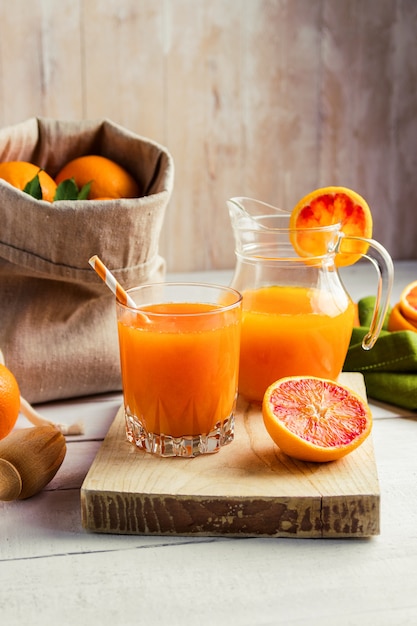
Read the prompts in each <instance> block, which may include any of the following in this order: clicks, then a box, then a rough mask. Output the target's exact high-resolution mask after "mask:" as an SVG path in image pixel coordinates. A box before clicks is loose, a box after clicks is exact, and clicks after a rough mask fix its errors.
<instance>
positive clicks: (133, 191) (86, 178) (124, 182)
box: [55, 154, 140, 200]
mask: <svg viewBox="0 0 417 626" xmlns="http://www.w3.org/2000/svg"><path fill="white" fill-rule="evenodd" d="M68 179H74V181H75V184H76V185H77V187H78V188H79V189H81V188H82V187H84V185H87V184H88V183H90V184H91V186H90V191H89V194H88V199H89V200H94V199H99V198H101V199H103V198H106V199H111V198H138V197H139V196H140V190H139V185H138V183H137V182H136V180H135V179H134V177H133V176H132V175H131V174H130V173H129V172H128V171H127V170H126V169H125V168H123V167H122V166H121V165H119V164H118V163H116V162H115V161H112V160H111V159H108V158H106V157H103V156H99V155H96V154H89V155H85V156H81V157H77V158H76V159H73V160H72V161H69V162H68V163H67V164H66V165H64V167H63V168H62V169H61V170H60V172H58V174H57V175H56V177H55V182H56V183H57V185H59V184H60V183H61V182H63V181H64V180H68Z"/></svg>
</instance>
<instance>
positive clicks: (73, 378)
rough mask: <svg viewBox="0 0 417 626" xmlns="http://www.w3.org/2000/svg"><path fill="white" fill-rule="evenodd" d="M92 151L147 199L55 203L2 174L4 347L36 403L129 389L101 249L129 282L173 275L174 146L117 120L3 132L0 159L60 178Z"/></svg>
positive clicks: (0, 321) (0, 333) (39, 123)
mask: <svg viewBox="0 0 417 626" xmlns="http://www.w3.org/2000/svg"><path fill="white" fill-rule="evenodd" d="M84 154H101V155H103V156H106V157H109V158H110V159H113V160H115V161H117V162H118V163H120V165H122V166H124V167H125V168H126V169H128V170H129V171H130V172H131V173H132V174H133V176H135V178H136V179H137V181H138V183H139V185H140V188H141V190H142V194H143V197H140V198H135V199H123V200H112V201H106V202H100V201H94V202H92V201H88V200H84V201H60V202H56V203H48V202H44V201H39V200H35V199H34V198H32V197H30V196H29V195H28V194H26V193H24V192H22V191H19V190H17V189H15V188H13V187H12V186H11V185H9V184H8V183H5V182H4V181H0V349H1V350H3V353H4V356H5V361H6V364H7V366H8V367H9V368H10V369H11V370H12V371H13V373H14V374H15V376H16V378H17V380H18V383H19V386H20V390H21V394H22V395H23V396H24V397H25V398H26V399H27V400H28V401H29V402H32V403H37V402H45V401H49V400H57V399H61V398H70V397H76V396H83V395H90V394H96V393H102V392H107V391H113V390H119V389H120V388H121V381H120V369H119V353H118V340H117V325H116V315H115V299H114V296H113V295H112V293H111V292H110V291H109V289H108V287H107V286H106V285H104V283H103V282H102V281H101V280H100V279H99V278H98V276H97V275H96V273H95V272H94V271H93V270H92V269H91V268H90V266H89V265H88V259H89V258H90V257H91V256H92V255H94V254H97V255H99V256H100V258H101V259H102V261H103V262H104V263H105V264H106V265H107V266H108V267H109V268H110V269H111V270H112V271H113V273H114V274H115V276H116V278H117V279H118V280H119V281H120V282H121V283H122V285H123V286H125V287H126V288H128V287H130V286H133V285H136V284H140V283H143V282H150V281H155V280H160V279H163V277H164V272H165V263H164V259H163V258H161V257H160V256H159V254H158V242H159V236H160V231H161V227H162V223H163V218H164V212H165V209H166V206H167V204H168V201H169V198H170V194H171V191H172V186H173V176H174V171H173V162H172V158H171V156H170V155H169V153H168V152H167V151H166V150H165V148H163V147H162V146H160V145H158V144H156V143H154V142H152V141H149V140H148V139H145V138H143V137H139V136H137V135H135V134H133V133H132V132H129V131H128V130H126V129H124V128H122V127H120V126H118V125H116V124H114V123H112V122H110V121H108V120H99V121H86V122H63V121H57V120H51V119H44V118H33V119H30V120H28V121H26V122H23V123H21V124H18V125H15V126H12V127H8V128H4V129H3V130H0V161H12V160H25V161H31V162H33V163H35V164H37V165H39V166H40V167H42V168H44V169H45V170H46V171H47V172H48V173H49V174H51V175H52V176H54V175H55V174H56V173H57V172H58V171H59V169H60V168H61V167H62V166H63V165H64V164H65V163H66V162H67V161H69V160H70V159H72V158H74V157H77V156H81V155H84Z"/></svg>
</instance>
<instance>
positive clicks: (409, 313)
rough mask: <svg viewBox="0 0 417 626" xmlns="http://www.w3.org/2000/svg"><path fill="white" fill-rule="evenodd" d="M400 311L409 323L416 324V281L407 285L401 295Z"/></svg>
mask: <svg viewBox="0 0 417 626" xmlns="http://www.w3.org/2000/svg"><path fill="white" fill-rule="evenodd" d="M400 309H401V313H402V314H403V316H404V317H405V318H406V319H407V320H408V321H409V322H411V323H412V324H416V323H417V280H415V281H414V282H412V283H410V284H409V285H407V287H406V288H405V289H404V290H403V292H402V293H401V296H400Z"/></svg>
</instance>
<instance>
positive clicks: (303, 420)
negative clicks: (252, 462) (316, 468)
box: [262, 376, 372, 462]
mask: <svg viewBox="0 0 417 626" xmlns="http://www.w3.org/2000/svg"><path fill="white" fill-rule="evenodd" d="M262 414H263V419H264V423H265V427H266V429H267V431H268V433H269V434H270V436H271V437H272V439H273V440H274V441H275V443H276V444H277V445H278V446H279V448H280V449H281V450H282V452H284V453H285V454H287V455H288V456H291V457H293V458H296V459H300V460H302V461H314V462H324V461H335V460H336V459H340V458H341V457H343V456H345V455H346V454H349V453H350V452H352V451H353V450H355V449H356V448H357V447H358V446H359V445H360V444H361V443H362V442H363V441H364V440H365V439H366V437H367V436H368V435H369V433H370V432H371V428H372V414H371V410H370V408H369V406H368V404H367V403H366V402H365V400H363V399H362V398H361V397H360V396H359V395H358V394H357V393H356V392H354V391H353V390H352V389H349V388H348V387H346V386H345V385H341V384H339V383H335V382H334V381H331V380H327V379H324V378H317V377H313V376H310V377H305V376H291V377H287V378H281V379H280V380H278V381H276V382H275V383H273V384H272V385H271V386H270V387H268V389H267V390H266V392H265V395H264V399H263V404H262Z"/></svg>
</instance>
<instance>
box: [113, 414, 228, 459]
mask: <svg viewBox="0 0 417 626" xmlns="http://www.w3.org/2000/svg"><path fill="white" fill-rule="evenodd" d="M125 420H126V437H127V439H128V441H130V443H133V444H134V445H135V446H137V447H138V448H140V449H141V450H146V452H151V453H152V454H156V455H158V456H182V457H188V458H190V457H194V456H199V455H200V454H213V453H214V452H218V451H219V450H220V448H221V447H222V446H226V445H227V444H229V443H231V442H232V441H233V438H234V430H235V418H234V415H233V413H231V414H230V416H229V417H228V418H226V419H225V420H223V421H222V422H217V423H216V424H215V426H214V428H213V430H212V431H211V432H209V433H208V434H206V435H189V436H187V435H184V436H182V437H171V436H169V435H164V434H156V433H149V432H148V431H147V430H146V429H145V428H144V427H143V426H142V424H141V423H140V422H139V420H138V419H137V417H135V416H134V415H130V414H129V413H128V412H127V411H125Z"/></svg>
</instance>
